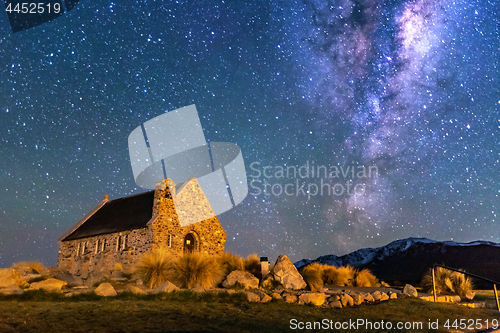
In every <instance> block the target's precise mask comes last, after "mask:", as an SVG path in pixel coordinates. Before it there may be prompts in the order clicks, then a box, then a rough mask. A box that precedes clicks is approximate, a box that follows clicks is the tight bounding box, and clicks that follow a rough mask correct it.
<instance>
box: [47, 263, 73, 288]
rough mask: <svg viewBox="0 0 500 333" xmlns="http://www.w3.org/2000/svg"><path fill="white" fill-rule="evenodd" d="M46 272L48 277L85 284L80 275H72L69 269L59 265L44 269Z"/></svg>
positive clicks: (71, 283) (70, 282)
mask: <svg viewBox="0 0 500 333" xmlns="http://www.w3.org/2000/svg"><path fill="white" fill-rule="evenodd" d="M44 273H45V274H47V276H48V277H52V278H54V279H58V280H61V281H64V282H66V283H67V284H68V285H78V286H81V285H83V281H82V279H81V278H80V277H78V276H74V275H72V274H71V273H70V272H69V271H67V270H63V269H60V268H58V267H48V268H47V269H46V270H44Z"/></svg>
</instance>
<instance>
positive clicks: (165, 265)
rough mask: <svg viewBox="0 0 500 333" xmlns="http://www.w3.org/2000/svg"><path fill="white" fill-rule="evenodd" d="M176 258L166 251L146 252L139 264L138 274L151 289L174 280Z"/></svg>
mask: <svg viewBox="0 0 500 333" xmlns="http://www.w3.org/2000/svg"><path fill="white" fill-rule="evenodd" d="M174 265H175V258H174V257H173V256H172V255H170V254H168V253H167V252H166V251H165V250H161V249H155V250H152V251H150V252H146V253H145V254H144V255H143V256H142V257H141V259H140V260H139V263H138V264H137V273H138V274H139V276H140V277H141V279H142V281H143V282H144V283H145V284H146V285H147V286H148V287H149V288H156V287H158V286H159V285H160V284H162V283H164V282H165V281H167V280H170V279H172V278H173V273H174Z"/></svg>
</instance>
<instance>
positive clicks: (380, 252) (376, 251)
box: [295, 237, 500, 268]
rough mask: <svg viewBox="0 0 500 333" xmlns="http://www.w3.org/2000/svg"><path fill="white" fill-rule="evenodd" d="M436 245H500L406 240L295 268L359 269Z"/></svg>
mask: <svg viewBox="0 0 500 333" xmlns="http://www.w3.org/2000/svg"><path fill="white" fill-rule="evenodd" d="M419 243H420V244H438V245H443V246H475V245H490V246H496V247H500V244H497V243H493V242H487V241H475V242H470V243H457V242H453V241H444V242H438V241H435V240H431V239H428V238H413V237H411V238H406V239H400V240H396V241H393V242H391V243H389V244H387V245H385V246H381V247H377V248H365V249H360V250H357V251H354V252H351V253H349V254H346V255H343V256H336V255H334V254H330V255H325V256H321V257H319V258H317V259H315V260H311V259H302V260H300V261H297V262H296V263H295V267H297V268H300V267H302V266H305V265H308V264H310V263H311V262H319V263H321V264H328V265H332V266H336V267H340V266H346V265H350V266H354V267H361V266H365V265H367V264H368V263H370V262H373V261H374V260H377V261H379V262H383V261H384V259H386V258H387V257H390V256H392V255H394V254H397V253H401V252H404V251H407V250H408V249H409V248H410V247H412V246H415V245H417V244H419Z"/></svg>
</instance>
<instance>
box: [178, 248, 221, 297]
mask: <svg viewBox="0 0 500 333" xmlns="http://www.w3.org/2000/svg"><path fill="white" fill-rule="evenodd" d="M223 274H224V273H223V271H222V269H221V266H220V262H219V260H217V258H216V257H214V256H209V255H207V254H201V253H187V254H184V255H183V256H181V257H180V258H179V259H178V261H177V263H176V265H175V280H176V281H175V282H177V283H178V284H179V285H178V286H179V287H182V288H193V287H196V286H201V287H203V288H205V289H209V288H213V287H215V286H216V285H217V284H218V283H219V282H220V280H221V276H223Z"/></svg>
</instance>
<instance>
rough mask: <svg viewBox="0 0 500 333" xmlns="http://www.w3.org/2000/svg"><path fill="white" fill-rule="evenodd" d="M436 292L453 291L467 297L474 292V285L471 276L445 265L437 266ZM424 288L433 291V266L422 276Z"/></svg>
mask: <svg viewBox="0 0 500 333" xmlns="http://www.w3.org/2000/svg"><path fill="white" fill-rule="evenodd" d="M434 274H435V279H436V281H435V283H436V294H437V295H439V294H445V293H452V294H456V295H459V296H460V297H462V298H466V295H467V294H471V293H472V289H473V285H472V281H471V279H470V278H469V277H466V276H465V274H463V273H460V272H455V271H450V270H448V269H446V268H443V267H439V266H438V267H436V270H435V273H434ZM420 285H421V287H422V289H424V290H426V291H432V268H430V269H429V270H428V271H427V273H426V274H425V275H424V277H423V278H422V282H421V284H420Z"/></svg>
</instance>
